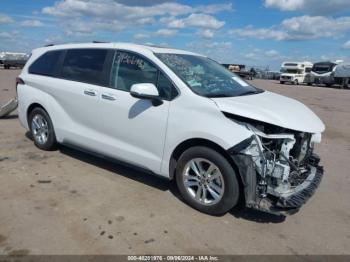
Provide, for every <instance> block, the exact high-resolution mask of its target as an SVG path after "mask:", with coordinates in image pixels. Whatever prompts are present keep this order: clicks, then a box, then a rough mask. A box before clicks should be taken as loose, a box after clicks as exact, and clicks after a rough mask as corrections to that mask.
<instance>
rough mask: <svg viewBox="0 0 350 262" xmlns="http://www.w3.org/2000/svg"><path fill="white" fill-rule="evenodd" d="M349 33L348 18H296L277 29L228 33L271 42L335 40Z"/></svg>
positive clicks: (284, 21) (246, 28)
mask: <svg viewBox="0 0 350 262" xmlns="http://www.w3.org/2000/svg"><path fill="white" fill-rule="evenodd" d="M348 31H350V16H344V17H338V18H331V17H324V16H298V17H292V18H289V19H285V20H283V21H282V23H281V24H280V25H279V26H277V27H271V28H253V27H251V26H249V27H245V28H240V29H233V30H230V31H229V33H230V34H232V35H236V36H238V37H242V38H257V39H273V40H278V41H281V40H309V39H319V38H325V37H326V38H327V37H328V38H329V37H332V38H336V37H340V36H342V35H344V34H345V33H346V32H348Z"/></svg>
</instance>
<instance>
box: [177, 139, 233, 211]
mask: <svg viewBox="0 0 350 262" xmlns="http://www.w3.org/2000/svg"><path fill="white" fill-rule="evenodd" d="M192 161H193V162H195V163H197V164H196V167H197V171H198V163H200V165H201V167H202V170H204V171H208V169H209V167H215V168H216V170H219V172H217V171H215V169H214V171H213V172H211V175H210V176H206V178H207V179H205V178H204V176H201V177H202V178H201V179H199V176H196V172H195V171H194V169H192V168H191V163H193V162H192ZM200 161H203V162H200ZM209 165H210V166H209ZM187 171H188V172H187ZM202 174H203V173H202ZM214 174H215V176H214ZM189 177H191V181H192V182H191V181H188V179H189ZM193 177H196V179H198V180H197V181H196V180H192V178H193ZM214 177H217V178H215V179H214ZM205 180H207V181H205ZM208 181H211V182H208ZM186 182H187V183H188V184H186ZM176 183H177V186H178V189H179V191H180V193H181V196H182V197H183V199H184V200H185V202H186V203H187V204H188V205H190V206H191V207H193V208H195V209H197V210H199V211H201V212H203V213H206V214H209V215H222V214H225V213H226V212H227V211H229V210H230V209H232V208H233V207H234V206H235V205H237V203H238V200H239V192H240V191H239V189H240V188H239V182H238V179H237V175H236V172H235V171H234V169H233V167H232V166H231V164H230V163H229V162H228V161H227V159H226V158H225V157H224V156H223V155H221V154H220V153H218V152H217V151H215V150H213V149H211V148H208V147H204V146H195V147H192V148H190V149H188V150H186V151H185V152H184V153H183V154H182V155H181V156H180V159H179V160H178V163H177V167H176ZM189 183H194V184H196V183H197V185H192V187H189V186H188V185H189ZM185 184H186V185H185ZM201 185H202V186H201ZM214 186H215V187H214ZM203 187H204V188H205V191H206V195H205V198H203V194H204V192H203ZM199 188H201V190H199ZM218 188H221V191H220V190H217V189H218ZM214 189H215V190H214ZM213 190H214V192H213ZM199 191H200V192H201V193H200V194H199V199H198V197H197V199H196V196H195V195H198V192H199ZM211 192H213V193H211ZM218 192H221V193H218ZM215 193H216V194H215ZM218 195H220V197H218ZM214 196H216V197H214ZM205 200H207V202H206V203H205ZM210 201H212V202H210Z"/></svg>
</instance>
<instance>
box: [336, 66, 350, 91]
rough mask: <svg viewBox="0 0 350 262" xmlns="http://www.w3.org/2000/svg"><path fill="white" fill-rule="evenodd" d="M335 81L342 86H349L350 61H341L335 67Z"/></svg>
mask: <svg viewBox="0 0 350 262" xmlns="http://www.w3.org/2000/svg"><path fill="white" fill-rule="evenodd" d="M334 81H335V82H336V83H340V85H341V87H343V88H347V87H348V86H349V84H350V63H341V64H339V65H337V66H336V67H335V70H334Z"/></svg>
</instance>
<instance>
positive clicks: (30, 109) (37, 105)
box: [26, 102, 49, 125]
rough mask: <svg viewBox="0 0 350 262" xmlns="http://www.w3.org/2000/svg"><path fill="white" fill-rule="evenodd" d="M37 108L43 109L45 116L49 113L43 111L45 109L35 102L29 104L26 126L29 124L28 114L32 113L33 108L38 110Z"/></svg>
mask: <svg viewBox="0 0 350 262" xmlns="http://www.w3.org/2000/svg"><path fill="white" fill-rule="evenodd" d="M38 107H39V108H41V109H43V110H44V111H45V112H46V113H47V114H49V113H48V112H47V110H46V109H45V107H43V106H42V105H41V104H39V103H37V102H34V103H32V104H30V106H28V109H27V113H26V117H27V123H28V125H29V124H30V123H29V115H30V113H31V112H32V111H33V109H34V108H38Z"/></svg>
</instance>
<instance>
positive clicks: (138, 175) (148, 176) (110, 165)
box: [59, 146, 172, 191]
mask: <svg viewBox="0 0 350 262" xmlns="http://www.w3.org/2000/svg"><path fill="white" fill-rule="evenodd" d="M59 151H60V152H61V153H63V154H65V155H67V156H69V157H72V158H75V159H77V160H79V161H82V162H86V163H88V164H90V165H94V166H97V167H99V168H102V169H105V170H108V171H110V172H112V173H115V174H116V175H117V174H118V175H121V176H123V177H126V178H129V179H132V180H134V181H137V182H139V183H142V184H145V185H147V186H151V187H154V188H156V189H159V190H161V191H166V190H169V188H170V187H171V184H172V181H169V180H167V179H165V178H162V177H160V176H156V175H154V174H152V173H151V172H149V171H147V170H143V169H141V168H138V167H135V166H131V165H129V164H127V163H124V162H121V161H118V160H114V159H109V158H108V159H107V158H104V157H102V156H96V155H94V154H92V153H91V154H90V153H88V152H83V151H80V150H78V149H75V148H71V147H66V146H59Z"/></svg>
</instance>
